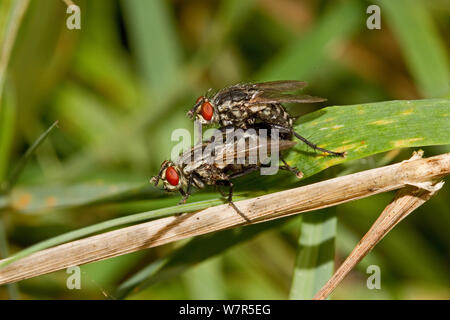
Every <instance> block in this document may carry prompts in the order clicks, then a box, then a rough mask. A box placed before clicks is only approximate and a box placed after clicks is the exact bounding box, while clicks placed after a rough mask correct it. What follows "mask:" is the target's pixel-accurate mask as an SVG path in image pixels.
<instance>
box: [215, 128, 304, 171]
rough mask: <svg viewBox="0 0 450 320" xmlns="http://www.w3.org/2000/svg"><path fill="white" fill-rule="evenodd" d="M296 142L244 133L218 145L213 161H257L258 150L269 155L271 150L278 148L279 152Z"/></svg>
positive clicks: (229, 162)
mask: <svg viewBox="0 0 450 320" xmlns="http://www.w3.org/2000/svg"><path fill="white" fill-rule="evenodd" d="M296 144H297V142H294V141H289V140H282V139H278V140H275V141H272V139H271V138H270V137H261V136H260V135H258V134H247V133H245V134H244V136H242V137H239V138H238V139H236V140H234V141H231V142H230V141H229V142H225V143H224V144H223V145H218V146H217V148H216V150H215V153H214V163H225V164H232V163H243V162H245V161H248V160H250V161H251V160H252V159H253V160H254V161H256V162H257V161H258V155H259V154H260V151H265V152H263V154H264V153H265V154H267V155H270V154H271V152H272V151H273V150H277V149H278V152H281V151H283V150H287V149H290V148H292V147H293V146H294V145H296ZM261 149H263V150H261ZM256 162H255V163H254V164H256Z"/></svg>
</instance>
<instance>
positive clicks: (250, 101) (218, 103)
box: [187, 80, 345, 157]
mask: <svg viewBox="0 0 450 320" xmlns="http://www.w3.org/2000/svg"><path fill="white" fill-rule="evenodd" d="M306 85H307V83H306V82H304V81H296V80H284V81H272V82H262V83H246V84H236V85H233V86H230V87H226V88H224V89H222V90H220V91H218V92H217V93H215V94H209V95H206V96H201V97H199V98H198V99H197V101H196V103H195V105H194V107H193V108H192V109H191V110H189V111H188V113H187V116H188V117H189V118H191V119H192V118H194V117H195V118H196V119H197V120H199V121H200V122H201V123H202V124H219V125H220V126H221V127H230V126H232V127H235V128H241V129H246V128H248V127H249V126H251V125H253V124H255V123H264V124H267V125H270V126H271V127H272V128H275V129H278V130H280V132H281V133H285V134H287V135H288V136H289V135H295V137H297V138H298V139H299V140H301V141H302V142H304V143H305V144H307V145H308V146H310V147H311V148H313V149H314V150H319V151H322V152H325V153H328V154H331V155H335V156H339V157H344V156H345V153H344V152H335V151H331V150H327V149H323V148H320V147H318V146H317V145H316V144H314V143H312V142H311V141H309V140H307V139H306V138H304V137H302V136H301V135H300V134H298V133H297V132H295V131H294V129H293V125H294V121H295V118H294V117H292V116H291V115H290V114H289V113H288V112H287V111H286V109H285V108H284V106H283V105H282V103H315V102H323V101H326V99H324V98H319V97H313V96H309V95H301V94H293V93H289V92H293V91H297V90H300V89H303V88H304V87H306Z"/></svg>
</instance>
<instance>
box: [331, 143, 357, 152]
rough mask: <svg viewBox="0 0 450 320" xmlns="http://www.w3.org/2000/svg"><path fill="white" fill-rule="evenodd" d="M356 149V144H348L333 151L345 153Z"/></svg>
mask: <svg viewBox="0 0 450 320" xmlns="http://www.w3.org/2000/svg"><path fill="white" fill-rule="evenodd" d="M356 147H357V144H356V143H352V144H346V145H343V146H340V147H339V148H336V149H333V151H336V152H344V151H348V150H351V149H354V148H356Z"/></svg>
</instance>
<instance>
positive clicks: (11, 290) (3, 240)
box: [0, 217, 20, 300]
mask: <svg viewBox="0 0 450 320" xmlns="http://www.w3.org/2000/svg"><path fill="white" fill-rule="evenodd" d="M8 255H9V249H8V237H7V236H6V231H5V227H4V224H3V218H2V217H0V259H3V258H6V257H7V256H8ZM6 287H7V288H8V295H9V298H10V299H11V300H19V298H20V296H19V288H18V287H17V283H9V284H7V285H6Z"/></svg>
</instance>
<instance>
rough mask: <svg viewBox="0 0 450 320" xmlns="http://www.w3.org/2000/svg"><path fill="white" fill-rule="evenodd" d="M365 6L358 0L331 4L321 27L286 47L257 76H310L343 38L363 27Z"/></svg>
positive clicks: (268, 77) (304, 77) (300, 77)
mask: <svg viewBox="0 0 450 320" xmlns="http://www.w3.org/2000/svg"><path fill="white" fill-rule="evenodd" d="M361 12H364V9H362V8H361V6H360V4H359V3H358V2H356V1H345V2H342V3H340V4H339V5H336V6H333V7H332V8H329V10H328V12H327V13H326V14H324V15H323V17H322V18H321V20H320V21H319V23H318V25H317V27H315V28H314V29H313V30H311V31H310V32H308V33H307V34H306V35H304V36H303V37H302V38H301V39H299V40H298V41H297V42H293V44H292V45H290V46H289V47H287V48H286V49H284V50H283V51H282V52H281V53H280V54H279V55H278V56H276V57H275V58H274V59H273V60H272V61H271V62H270V63H268V64H267V65H266V66H265V67H264V68H263V69H262V70H261V71H260V72H259V73H258V75H257V76H256V79H270V80H276V79H280V80H281V79H306V78H308V76H310V75H311V74H312V73H314V72H316V71H317V68H318V67H320V64H321V63H322V61H323V60H324V59H325V58H326V57H327V55H328V54H329V53H330V50H332V45H333V44H335V43H336V41H339V39H342V38H346V37H350V36H351V34H352V33H354V32H356V31H357V30H358V29H359V28H361V24H362V21H361V19H362V14H361Z"/></svg>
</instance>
